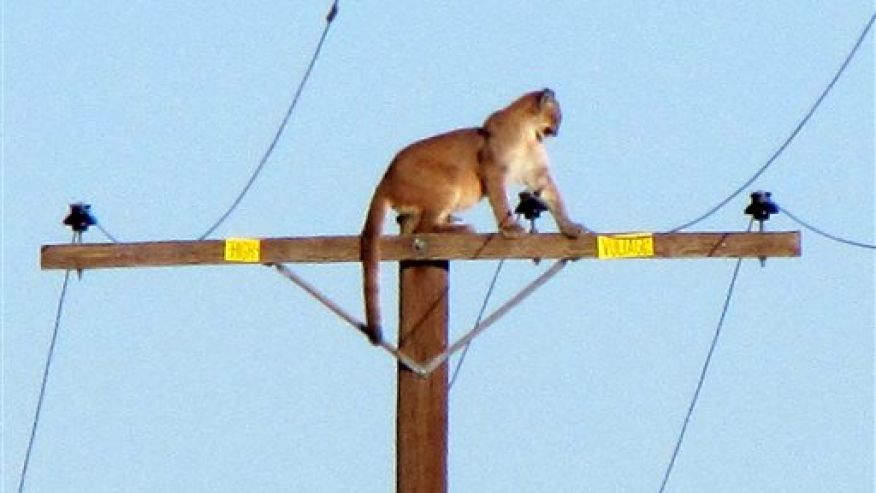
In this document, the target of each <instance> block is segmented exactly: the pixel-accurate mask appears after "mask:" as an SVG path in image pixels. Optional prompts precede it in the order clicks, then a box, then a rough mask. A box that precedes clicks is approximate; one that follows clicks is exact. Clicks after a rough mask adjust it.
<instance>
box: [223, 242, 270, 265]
mask: <svg viewBox="0 0 876 493" xmlns="http://www.w3.org/2000/svg"><path fill="white" fill-rule="evenodd" d="M261 251H262V246H261V242H260V241H259V240H257V239H254V238H227V239H226V240H225V261H226V262H258V261H259V260H260V259H261Z"/></svg>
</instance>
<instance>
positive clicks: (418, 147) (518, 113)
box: [361, 89, 586, 344]
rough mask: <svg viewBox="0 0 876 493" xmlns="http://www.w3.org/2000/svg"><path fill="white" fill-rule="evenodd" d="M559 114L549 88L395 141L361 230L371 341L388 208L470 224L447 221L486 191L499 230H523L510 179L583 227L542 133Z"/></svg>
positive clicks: (573, 233)
mask: <svg viewBox="0 0 876 493" xmlns="http://www.w3.org/2000/svg"><path fill="white" fill-rule="evenodd" d="M561 119H562V114H561V112H560V106H559V103H558V102H557V101H556V99H555V98H554V94H553V91H551V90H550V89H545V90H542V91H534V92H530V93H527V94H524V95H523V96H521V97H520V98H519V99H517V100H516V101H514V102H513V103H511V104H510V105H509V106H507V107H506V108H503V109H501V110H499V111H497V112H495V113H493V114H492V115H490V117H489V118H487V120H486V121H485V122H484V125H483V127H481V128H466V129H460V130H454V131H452V132H448V133H444V134H441V135H436V136H434V137H430V138H427V139H424V140H421V141H418V142H415V143H413V144H411V145H409V146H408V147H406V148H404V149H402V150H401V151H400V152H399V153H398V154H397V155H396V156H395V158H394V159H393V160H392V163H390V165H389V169H387V170H386V173H385V174H384V176H383V179H382V180H381V181H380V183H379V184H378V185H377V189H376V190H375V191H374V197H373V198H372V199H371V206H370V207H369V208H368V215H367V217H366V220H365V225H364V227H363V229H362V236H361V257H362V266H363V277H364V283H363V285H364V286H363V291H364V296H365V313H366V325H365V326H364V327H362V330H363V332H365V334H366V335H367V336H368V338H369V339H370V340H371V342H372V343H374V344H377V343H379V342H380V340H381V337H382V331H381V327H380V302H379V296H378V292H379V286H378V267H379V262H380V249H379V247H380V244H379V241H378V240H379V238H380V234H381V232H382V230H383V221H384V219H385V216H386V214H387V212H388V211H389V208H390V207H391V208H393V209H395V210H396V211H397V212H398V213H399V214H403V215H407V216H410V223H411V224H412V225H413V226H412V232H413V233H426V232H451V231H471V229H470V228H469V227H468V226H466V225H461V224H453V223H452V218H451V214H454V213H456V212H459V211H462V210H465V209H468V208H470V207H472V206H473V205H475V204H477V203H478V202H480V200H481V199H482V198H483V197H484V196H485V195H486V196H487V197H488V199H489V202H490V205H491V207H492V209H493V213H494V215H495V217H496V223H497V224H498V226H499V230H500V231H501V232H502V234H504V235H505V236H509V237H515V236H519V235H521V234H523V233H524V229H523V228H522V227H521V226H520V225H519V224H517V221H516V220H515V219H514V217H513V215H512V213H511V208H510V206H509V204H508V197H507V195H506V192H505V189H506V185H507V184H509V183H516V184H519V185H523V186H525V187H526V188H528V189H529V190H532V191H538V192H540V193H541V197H542V199H544V201H545V202H546V203H547V204H548V208H549V209H550V211H551V214H553V216H554V219H555V220H556V222H557V225H558V227H559V229H560V231H561V232H562V233H563V234H565V235H566V236H569V237H577V236H579V235H581V234H582V233H584V232H585V231H586V230H585V229H584V228H583V227H582V226H581V225H579V224H576V223H574V222H572V221H571V220H570V219H569V217H568V215H567V213H566V208H565V205H564V204H563V199H562V197H561V196H560V193H559V190H557V186H556V184H555V183H554V181H553V179H552V178H551V176H550V173H549V170H548V156H547V151H546V149H545V148H544V145H543V144H542V140H543V139H544V137H546V136H551V135H556V133H557V131H558V130H559V126H560V121H561Z"/></svg>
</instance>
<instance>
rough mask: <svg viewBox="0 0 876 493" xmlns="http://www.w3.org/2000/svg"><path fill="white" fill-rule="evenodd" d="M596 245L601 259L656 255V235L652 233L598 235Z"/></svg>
mask: <svg viewBox="0 0 876 493" xmlns="http://www.w3.org/2000/svg"><path fill="white" fill-rule="evenodd" d="M596 246H597V253H598V257H599V258H600V259H612V258H641V257H653V256H654V236H652V235H651V234H650V233H631V234H622V235H613V236H597V237H596Z"/></svg>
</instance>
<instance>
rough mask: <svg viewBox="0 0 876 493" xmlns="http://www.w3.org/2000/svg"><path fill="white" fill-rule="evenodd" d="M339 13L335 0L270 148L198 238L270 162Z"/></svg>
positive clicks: (218, 222)
mask: <svg viewBox="0 0 876 493" xmlns="http://www.w3.org/2000/svg"><path fill="white" fill-rule="evenodd" d="M337 14H338V0H334V2H333V3H332V6H331V9H330V10H329V13H328V15H326V18H325V20H326V23H325V28H324V29H323V30H322V35H321V36H320V37H319V42H318V43H317V44H316V49H315V50H314V51H313V56H312V57H311V58H310V63H308V65H307V69H306V70H305V71H304V76H303V77H302V78H301V82H299V83H298V89H296V91H295V96H294V97H293V98H292V103H291V104H290V105H289V109H288V110H286V116H284V117H283V121H282V122H281V123H280V127H279V128H278V129H277V132H276V133H275V134H274V138H273V139H272V140H271V143H270V145H269V146H268V149H267V150H266V151H265V153H264V154H263V155H262V158H261V159H260V160H259V164H258V166H256V168H255V170H254V171H253V172H252V175H250V177H249V180H248V181H247V182H246V185H244V187H243V189H242V190H241V191H240V193H238V195H237V198H235V199H234V201H233V202H232V203H231V206H229V207H228V209H227V210H226V211H225V213H224V214H222V215H221V216H220V217H219V219H217V220H216V222H214V223H213V225H212V226H210V228H209V229H207V231H205V232H204V234H202V235H201V236H200V237H199V238H198V239H199V240H204V239H206V238H207V237H208V236H210V235H211V234H213V231H215V230H216V228H218V227H219V226H220V225H221V224H222V223H223V222H225V220H226V219H228V216H230V215H231V213H232V212H234V210H235V209H237V206H239V205H240V202H241V201H242V200H243V197H244V196H245V195H246V194H247V192H249V189H250V188H251V187H252V185H253V183H255V181H256V179H257V178H258V177H259V175H260V174H261V172H262V170H263V169H264V167H265V164H266V163H267V162H268V158H269V157H270V156H271V154H272V153H273V152H274V148H275V147H276V146H277V142H279V141H280V136H281V135H282V134H283V130H284V129H285V128H286V124H287V123H288V122H289V118H290V117H291V116H292V112H293V111H294V110H295V107H296V106H297V105H298V99H299V98H300V97H301V93H302V91H303V90H304V86H305V84H307V80H308V79H309V78H310V73H311V72H312V71H313V67H314V66H315V65H316V60H317V59H318V58H319V54H320V52H321V51H322V45H323V43H325V39H326V36H328V32H329V28H330V27H331V25H332V21H334V20H335V17H337Z"/></svg>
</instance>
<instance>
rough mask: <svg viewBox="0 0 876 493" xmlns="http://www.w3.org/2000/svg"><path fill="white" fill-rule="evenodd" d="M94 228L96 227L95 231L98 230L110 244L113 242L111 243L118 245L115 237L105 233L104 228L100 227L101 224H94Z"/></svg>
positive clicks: (107, 232)
mask: <svg viewBox="0 0 876 493" xmlns="http://www.w3.org/2000/svg"><path fill="white" fill-rule="evenodd" d="M94 227H96V228H97V229H99V230H100V232H101V233H103V235H104V236H106V237H107V239H108V240H109V241H111V242H113V243H118V242H119V240H117V239H116V237H115V236H113V235H111V234H110V232H109V231H107V230H106V228H104V227H103V226H101V224H100V223H99V222H96V223H94Z"/></svg>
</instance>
